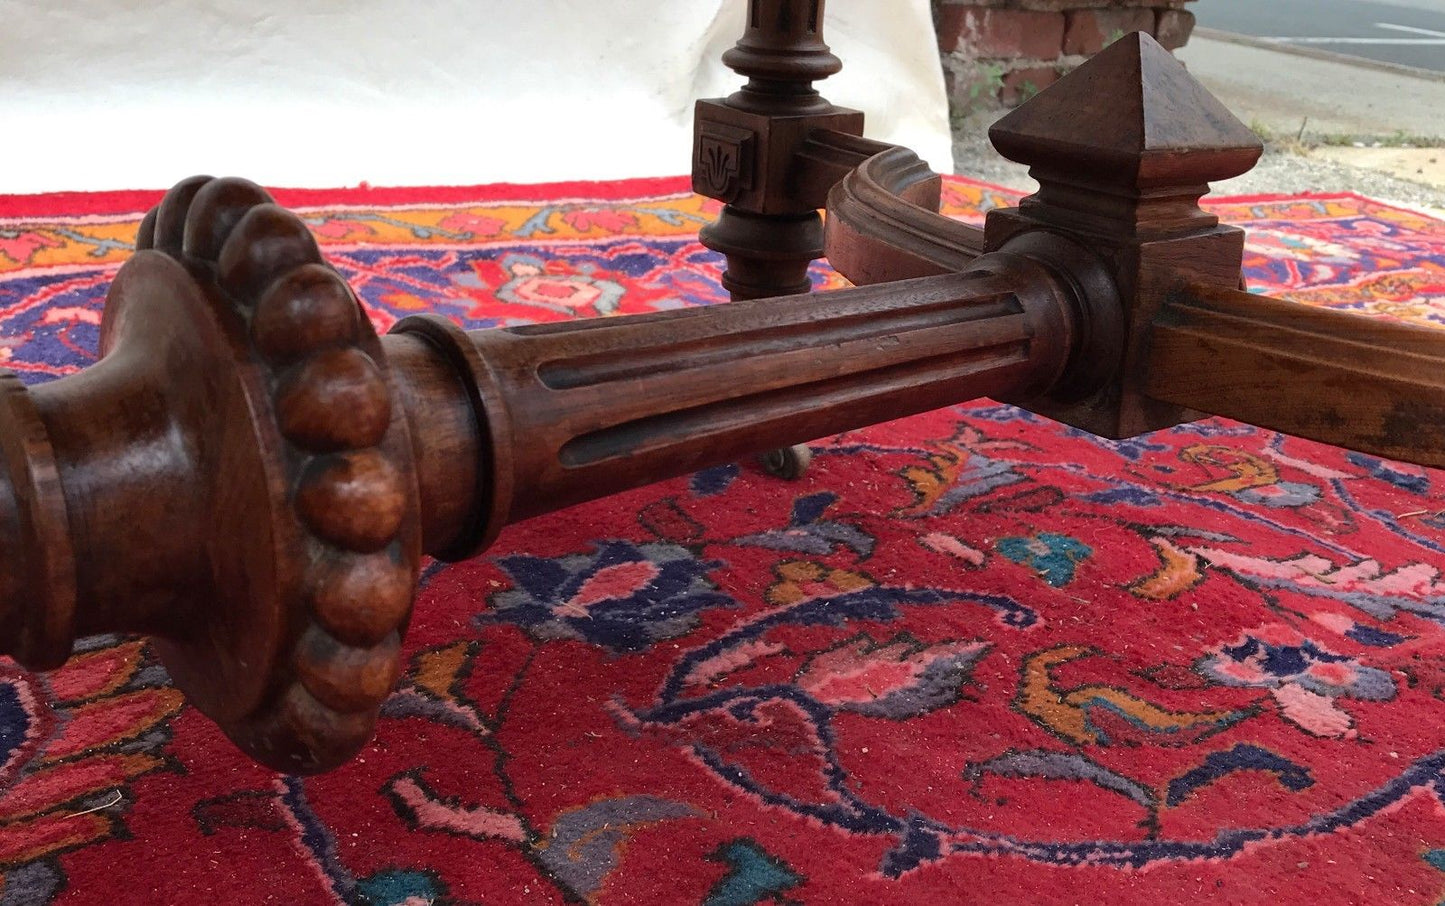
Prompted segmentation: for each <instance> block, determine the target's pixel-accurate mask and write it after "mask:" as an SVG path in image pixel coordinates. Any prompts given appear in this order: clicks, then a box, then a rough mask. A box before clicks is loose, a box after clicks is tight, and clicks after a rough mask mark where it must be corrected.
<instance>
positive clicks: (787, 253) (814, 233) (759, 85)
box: [692, 0, 863, 300]
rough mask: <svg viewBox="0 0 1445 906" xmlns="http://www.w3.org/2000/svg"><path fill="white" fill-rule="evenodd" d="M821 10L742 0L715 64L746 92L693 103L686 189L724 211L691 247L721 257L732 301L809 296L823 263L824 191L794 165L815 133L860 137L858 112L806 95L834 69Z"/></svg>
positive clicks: (817, 2) (809, 1) (815, 175)
mask: <svg viewBox="0 0 1445 906" xmlns="http://www.w3.org/2000/svg"><path fill="white" fill-rule="evenodd" d="M823 4H824V0H749V2H748V15H747V25H746V29H745V30H744V32H743V37H742V38H741V39H740V40H739V41H738V43H737V46H736V47H733V48H732V49H731V50H729V51H728V52H727V53H725V54H724V55H723V62H724V63H726V64H727V65H728V66H729V67H730V68H732V69H733V71H735V72H737V73H738V74H739V75H742V76H745V77H746V78H747V79H748V81H747V84H745V85H744V86H743V87H742V89H741V90H739V91H737V92H735V93H733V94H731V95H729V96H728V97H726V98H714V99H710V100H702V101H698V102H697V108H696V112H695V114H694V123H695V137H694V144H693V169H692V184H693V190H694V191H696V192H697V193H699V194H701V195H706V196H708V197H709V198H715V199H717V200H718V201H721V202H723V203H724V207H723V210H722V212H721V214H719V216H718V219H717V221H716V222H715V223H712V224H710V225H708V226H706V227H704V228H703V230H702V233H701V236H700V238H701V239H702V242H703V244H704V245H706V246H707V247H708V248H711V249H713V250H715V251H719V252H722V253H723V254H724V255H726V256H727V264H728V266H727V270H726V271H725V272H724V273H723V286H724V287H726V289H727V290H728V292H729V294H730V295H731V296H732V298H733V299H735V300H738V299H757V298H762V297H764V296H785V295H796V294H801V293H806V292H808V291H809V289H810V288H811V287H810V284H809V281H808V266H809V264H810V263H811V262H812V261H813V260H814V259H815V258H820V257H822V255H823V220H822V217H820V216H819V214H818V210H819V209H820V208H822V207H823V206H824V205H825V204H826V203H827V191H828V189H829V188H831V183H826V184H825V183H824V182H823V181H822V180H821V179H820V175H819V174H820V172H823V171H819V170H817V169H813V168H808V167H806V166H800V164H799V160H798V155H799V153H800V152H801V151H803V149H804V146H805V145H806V143H807V142H808V140H809V138H810V137H811V136H812V135H813V134H814V133H815V132H817V131H818V130H830V131H834V132H842V133H847V134H851V135H861V134H862V133H863V114H862V113H859V112H858V111H856V110H848V109H846V108H843V107H837V106H835V105H833V104H831V103H829V102H828V101H827V100H826V99H824V98H823V96H822V95H820V94H819V93H818V90H817V89H816V88H814V87H813V83H814V82H815V81H817V80H819V79H824V78H827V77H828V76H830V75H833V74H834V73H836V72H838V71H839V70H840V69H841V68H842V66H843V64H842V62H841V61H840V60H839V59H838V58H837V57H836V56H834V55H833V53H832V52H831V51H830V50H829V49H828V45H827V44H826V43H824V41H823V15H824V8H823ZM804 172H807V173H808V176H807V177H806V178H801V179H800V178H799V175H800V174H801V173H804ZM827 172H830V173H832V174H833V175H834V176H835V177H841V176H842V175H843V172H845V171H840V170H838V169H837V168H832V169H830V170H829V171H827Z"/></svg>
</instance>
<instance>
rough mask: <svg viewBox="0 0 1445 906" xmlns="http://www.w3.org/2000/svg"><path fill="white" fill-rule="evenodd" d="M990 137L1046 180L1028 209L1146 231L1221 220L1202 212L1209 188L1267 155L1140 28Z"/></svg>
mask: <svg viewBox="0 0 1445 906" xmlns="http://www.w3.org/2000/svg"><path fill="white" fill-rule="evenodd" d="M989 138H990V139H992V141H993V144H994V147H995V148H997V149H998V151H999V153H1000V154H1002V155H1003V156H1004V157H1007V158H1008V159H1010V160H1013V161H1018V162H1019V163H1024V164H1028V165H1029V166H1030V167H1031V168H1032V170H1031V172H1032V174H1033V176H1034V178H1035V179H1037V180H1038V181H1039V183H1040V186H1041V188H1040V192H1039V194H1038V195H1036V196H1033V197H1032V198H1031V199H1030V200H1029V204H1027V205H1025V207H1028V206H1031V205H1033V204H1039V203H1047V204H1050V205H1053V206H1058V207H1061V208H1064V209H1070V208H1073V209H1077V210H1079V211H1080V213H1083V212H1084V211H1085V210H1088V211H1090V212H1091V213H1092V214H1093V215H1096V216H1103V217H1105V218H1107V219H1108V220H1111V221H1113V222H1115V223H1116V224H1117V223H1118V222H1119V221H1121V220H1123V221H1129V222H1132V223H1133V224H1134V225H1135V227H1136V230H1137V231H1148V232H1158V231H1161V230H1162V231H1166V232H1168V231H1173V229H1174V228H1176V227H1180V226H1184V225H1185V223H1188V224H1189V225H1190V226H1193V227H1198V226H1201V225H1206V222H1215V221H1214V220H1213V218H1211V217H1209V215H1206V214H1204V213H1203V212H1202V211H1200V210H1199V209H1198V206H1197V201H1198V199H1199V198H1200V196H1202V195H1203V194H1204V193H1205V192H1207V191H1208V190H1209V186H1208V184H1209V183H1210V182H1214V181H1217V180H1221V179H1228V178H1230V177H1233V176H1238V175H1240V174H1242V173H1245V172H1247V171H1248V170H1249V169H1250V168H1251V167H1253V166H1254V164H1255V162H1256V161H1258V160H1259V156H1260V154H1261V153H1263V150H1264V146H1263V145H1262V144H1261V142H1260V140H1259V138H1258V136H1256V135H1255V134H1254V133H1253V132H1251V131H1250V130H1249V129H1248V128H1247V127H1246V126H1245V125H1244V124H1243V123H1241V122H1240V121H1239V120H1238V119H1237V118H1236V117H1235V116H1234V115H1233V114H1232V113H1230V112H1229V110H1228V109H1227V108H1225V106H1224V105H1223V104H1221V103H1220V102H1219V100H1218V99H1217V98H1215V97H1214V96H1213V95H1212V94H1210V93H1209V91H1208V90H1207V89H1206V88H1205V87H1204V86H1203V85H1201V84H1199V82H1198V81H1196V80H1195V78H1194V77H1193V76H1192V75H1190V74H1189V71H1188V70H1186V69H1185V68H1184V65H1183V64H1182V63H1180V62H1179V61H1178V60H1176V59H1174V57H1173V55H1171V54H1170V53H1169V51H1167V50H1165V49H1164V48H1163V47H1162V46H1161V45H1160V44H1159V42H1157V41H1155V40H1154V39H1153V38H1151V37H1150V36H1148V35H1147V34H1143V33H1142V32H1136V33H1134V34H1131V35H1127V36H1125V37H1123V38H1120V39H1119V40H1118V41H1115V42H1114V43H1113V44H1111V45H1110V46H1109V47H1107V48H1105V49H1104V50H1103V51H1101V52H1100V53H1098V54H1096V55H1095V56H1094V57H1093V58H1092V59H1091V60H1089V61H1088V62H1086V63H1084V64H1083V65H1082V66H1080V67H1079V68H1078V69H1076V70H1074V71H1073V72H1072V73H1070V74H1069V75H1067V76H1065V77H1064V78H1062V79H1060V80H1059V81H1058V82H1055V83H1054V84H1053V85H1051V86H1050V87H1049V88H1047V89H1046V90H1044V91H1043V92H1041V93H1039V94H1038V95H1037V96H1035V97H1034V98H1033V99H1032V100H1030V101H1029V102H1028V103H1026V104H1024V105H1023V106H1022V107H1019V108H1018V109H1017V110H1015V111H1013V112H1012V113H1010V114H1009V115H1007V116H1005V117H1004V118H1003V119H1001V120H999V121H998V122H997V123H995V124H994V126H993V128H992V129H990V130H989ZM1064 187H1068V190H1067V191H1061V190H1062V189H1063V188H1064ZM1081 190H1083V191H1081ZM1089 190H1093V191H1089ZM1171 190H1177V191H1171ZM1100 195H1103V196H1110V200H1108V201H1103V202H1101V200H1100V198H1099V197H1097V196H1100ZM1121 200H1122V201H1125V202H1127V203H1123V204H1121V203H1120V201H1121ZM1101 204H1102V207H1101Z"/></svg>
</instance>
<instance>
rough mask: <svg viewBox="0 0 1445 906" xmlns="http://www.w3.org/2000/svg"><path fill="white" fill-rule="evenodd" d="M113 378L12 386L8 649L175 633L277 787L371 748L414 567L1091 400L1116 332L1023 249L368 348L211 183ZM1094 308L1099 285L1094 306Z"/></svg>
mask: <svg viewBox="0 0 1445 906" xmlns="http://www.w3.org/2000/svg"><path fill="white" fill-rule="evenodd" d="M137 244H138V246H139V247H140V249H141V250H140V251H138V252H137V254H136V255H135V256H134V257H133V258H132V260H131V261H130V262H128V263H127V264H126V265H125V266H124V267H123V268H122V269H121V271H120V273H119V274H118V275H117V277H116V280H115V282H114V284H113V285H112V287H111V290H110V294H109V297H108V299H107V304H106V310H105V315H104V318H103V322H102V327H101V351H102V358H101V360H100V362H99V363H97V364H96V365H95V366H93V367H92V368H89V369H87V370H85V371H83V372H81V373H79V374H77V375H73V376H70V377H66V378H63V379H60V380H56V381H53V382H50V383H46V384H42V385H40V386H37V387H35V388H32V389H29V390H27V389H26V388H24V387H23V386H22V385H20V384H19V382H18V381H15V380H14V379H13V378H6V379H5V381H4V382H3V383H0V438H3V450H4V453H5V461H4V465H5V468H4V469H3V470H0V555H3V557H4V562H5V563H6V564H7V565H9V566H10V568H9V569H7V571H6V572H5V574H4V576H3V578H0V652H3V653H8V654H11V655H14V656H15V657H17V658H18V659H19V660H21V662H22V663H24V664H26V665H27V666H30V667H35V668H45V667H52V666H56V665H57V664H59V663H60V662H62V661H63V660H64V659H65V657H66V656H67V654H68V652H69V650H70V647H71V644H72V641H73V639H75V638H76V637H79V636H83V635H89V634H94V633H102V632H117V631H119V632H141V633H147V634H150V635H153V636H155V639H156V645H157V649H158V651H159V652H160V654H161V657H162V659H163V660H164V662H165V663H166V666H167V668H168V669H169V670H170V672H171V675H172V677H173V678H174V680H175V681H176V683H177V685H178V686H180V688H182V689H183V690H184V691H185V692H186V694H187V696H188V697H189V698H190V700H191V701H192V703H194V704H195V705H196V706H197V707H198V708H199V709H200V710H201V711H203V712H204V713H206V714H207V715H208V716H210V717H211V718H212V719H214V720H215V721H216V722H217V723H218V724H219V725H220V726H221V727H222V729H224V730H225V731H226V733H227V734H229V735H230V736H231V737H232V739H234V740H235V741H236V742H237V744H238V745H240V746H241V747H242V748H243V749H244V750H245V751H247V752H248V753H250V754H251V755H252V756H254V757H255V758H257V759H258V760H260V761H262V762H264V763H266V764H268V765H270V766H272V767H275V768H278V769H281V770H287V771H297V772H305V771H316V770H322V769H325V768H329V767H333V766H335V765H336V764H338V763H340V762H341V761H343V760H345V759H346V758H348V757H350V755H351V754H352V753H353V752H355V751H356V749H357V748H359V747H360V746H361V745H362V744H363V743H364V742H365V741H366V740H367V739H368V738H369V737H370V734H371V731H372V726H373V724H374V722H375V720H376V715H377V711H378V709H379V707H380V702H381V700H382V699H383V698H384V697H385V696H386V694H387V693H388V691H389V690H390V687H391V684H392V683H393V681H394V679H395V676H396V673H397V671H398V670H399V666H400V644H401V634H402V632H403V631H404V630H405V626H406V622H407V619H408V616H409V613H410V607H411V599H412V594H413V588H414V585H415V581H416V575H417V568H418V562H419V559H420V557H421V555H422V553H423V552H426V553H430V554H433V555H435V556H438V557H441V558H445V559H455V558H459V557H465V556H470V555H472V554H474V553H476V552H477V551H478V550H480V549H481V548H482V547H484V546H485V545H486V543H487V542H488V541H490V540H491V538H493V537H494V536H495V535H496V533H497V532H498V531H499V530H500V529H501V528H502V527H503V526H504V525H506V524H507V523H509V522H512V521H515V520H518V519H525V518H528V517H531V516H536V515H539V514H542V513H546V512H548V511H550V510H554V509H557V508H559V507H564V506H568V505H571V504H574V503H578V502H581V501H584V500H590V499H593V498H597V497H601V496H604V495H607V494H611V493H614V492H616V491H619V490H622V489H624V488H631V487H635V486H638V485H642V484H646V483H648V482H652V481H656V480H658V479H661V478H664V477H667V476H669V475H675V474H680V473H684V472H688V471H692V470H694V469H697V468H700V467H703V466H707V465H710V464H715V463H720V462H726V461H729V460H731V459H733V458H734V457H737V456H740V455H743V454H745V453H749V452H757V451H759V450H763V449H767V448H770V447H775V446H777V445H780V444H786V443H791V442H795V441H798V440H802V439H804V438H808V437H815V436H823V435H828V434H833V433H836V432H838V431H842V430H846V429H849V428H854V427H859V426H862V425H866V424H871V423H873V422H877V421H883V420H887V419H891V418H895V417H898V416H901V415H906V414H910V413H914V412H920V411H923V410H926V409H932V408H936V407H938V406H942V405H946V404H949V403H954V402H959V401H963V400H968V399H973V398H975V397H978V396H981V395H985V394H992V395H999V396H1019V397H1029V396H1033V395H1036V394H1039V393H1043V392H1046V391H1048V390H1050V389H1051V388H1053V387H1054V386H1055V385H1056V384H1059V383H1060V382H1061V381H1066V382H1069V383H1077V382H1078V380H1079V375H1080V374H1082V373H1084V372H1082V371H1081V370H1080V368H1079V366H1078V362H1079V361H1080V360H1081V359H1083V360H1093V359H1097V358H1099V357H1104V358H1107V357H1108V356H1109V355H1110V353H1109V352H1108V350H1100V349H1092V348H1090V347H1089V345H1088V343H1089V341H1088V340H1087V338H1089V337H1096V338H1097V337H1100V336H1106V335H1107V332H1104V331H1100V330H1099V329H1097V328H1096V327H1095V326H1093V322H1094V321H1096V320H1100V319H1102V320H1113V319H1115V318H1117V300H1116V299H1115V298H1114V297H1113V295H1112V291H1111V289H1110V288H1109V287H1108V286H1107V281H1101V279H1100V276H1099V274H1098V273H1097V263H1096V262H1094V260H1093V259H1092V258H1091V256H1089V255H1087V254H1086V253H1084V252H1082V251H1081V250H1079V249H1077V248H1076V247H1074V246H1073V245H1072V244H1071V243H1069V242H1068V241H1067V240H1063V239H1058V238H1056V239H1055V241H1053V242H1049V243H1045V244H1040V243H1038V242H1037V241H1036V240H1035V239H1034V238H1032V237H1022V238H1021V239H1020V241H1019V242H1018V243H1016V244H1014V245H1011V246H1009V247H1007V248H1004V249H1001V250H1000V251H999V252H998V253H997V254H994V255H990V256H986V257H984V258H981V259H979V260H978V261H977V262H975V264H974V266H973V267H972V268H970V270H969V271H968V272H966V273H962V274H947V275H941V276H936V277H930V278H926V279H921V280H917V281H912V282H904V283H900V284H897V285H894V286H890V287H888V288H886V289H885V288H871V287H870V288H862V289H853V290H845V291H841V292H837V293H832V294H829V295H827V296H824V297H819V298H818V299H817V301H816V303H815V304H814V305H811V306H809V307H807V308H806V309H804V308H798V307H792V306H783V305H778V304H776V301H775V300H770V299H762V300H754V301H751V302H742V303H735V304H732V305H725V306H714V307H709V308H699V309H688V310H680V311H673V312H666V313H661V314H656V315H645V316H633V317H620V318H609V319H599V320H596V321H588V322H578V323H569V324H562V325H541V326H535V327H518V328H509V329H503V330H488V331H477V332H473V333H470V334H468V333H466V332H464V331H462V330H460V329H459V328H457V327H456V326H455V325H452V324H450V323H449V322H446V321H444V320H442V319H440V318H435V317H419V318H412V319H408V320H406V321H403V322H401V323H399V324H398V325H397V327H396V328H395V330H394V332H393V333H392V334H390V335H388V336H386V337H384V338H378V337H377V336H375V334H374V333H373V332H372V331H371V329H370V326H369V324H368V322H367V321H366V319H365V317H364V316H363V314H362V313H361V310H360V307H359V306H358V304H357V302H356V300H355V298H354V297H353V295H352V294H351V291H350V289H349V288H348V287H347V285H346V283H345V282H344V281H343V280H342V279H341V278H340V277H339V276H338V275H337V274H336V273H335V272H334V271H332V270H331V269H330V268H329V267H327V266H326V265H325V264H324V262H323V261H322V259H321V256H320V254H319V252H318V250H317V246H316V243H315V241H314V240H313V239H312V237H311V235H310V234H309V233H308V232H307V230H306V228H305V226H304V225H303V224H302V222H301V221H300V220H299V219H297V218H296V217H294V216H293V215H291V214H290V213H288V212H286V211H285V210H283V209H281V208H279V207H277V206H276V205H275V204H273V203H272V202H271V199H270V197H269V196H268V195H267V194H266V193H265V192H264V191H263V190H262V189H260V188H259V187H257V186H255V185H254V184H251V183H248V182H245V181H244V180H235V179H219V180H212V179H207V178H198V179H194V180H187V181H186V182H184V183H182V184H181V185H179V186H178V187H177V188H176V189H175V190H173V191H172V192H171V193H169V194H168V195H167V196H166V198H165V200H164V201H162V203H161V205H160V206H159V207H158V209H157V210H156V212H154V215H153V216H151V217H148V218H147V219H146V221H145V223H144V224H143V227H142V234H141V236H140V237H139V240H138V243H137ZM1081 286H1091V287H1094V288H1095V291H1094V292H1093V293H1092V294H1089V293H1083V292H1081V291H1080V289H1079V287H1081Z"/></svg>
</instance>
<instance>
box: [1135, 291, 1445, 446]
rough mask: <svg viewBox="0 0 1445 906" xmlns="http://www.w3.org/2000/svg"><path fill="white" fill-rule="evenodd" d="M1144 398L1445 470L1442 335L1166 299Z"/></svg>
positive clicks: (1231, 296)
mask: <svg viewBox="0 0 1445 906" xmlns="http://www.w3.org/2000/svg"><path fill="white" fill-rule="evenodd" d="M1144 388H1145V392H1146V393H1148V394H1149V395H1150V396H1153V397H1154V398H1156V399H1160V400H1164V401H1166V402H1171V403H1174V404H1176V405H1179V406H1185V407H1188V408H1191V409H1197V410H1200V411H1203V412H1211V413H1214V414H1216V415H1227V416H1229V417H1231V418H1237V419H1241V420H1243V421H1247V422H1250V423H1252V424H1256V425H1259V426H1260V427H1264V428H1274V429H1276V430H1279V431H1285V432H1288V433H1290V434H1298V435H1299V436H1301V437H1309V438H1313V439H1314V440H1320V441H1324V442H1325V443H1330V444H1337V445H1339V446H1344V447H1350V448H1351V449H1354V450H1361V451H1364V452H1366V453H1374V454H1376V455H1378V456H1386V457H1390V458H1392V459H1404V460H1408V461H1410V462H1416V463H1421V464H1423V465H1429V466H1435V467H1436V468H1441V467H1445V334H1442V332H1441V331H1439V330H1435V329H1431V328H1427V327H1417V326H1414V325H1410V324H1397V323H1394V322H1390V321H1383V320H1375V319H1372V318H1365V317H1361V316H1360V315H1356V314H1350V313H1346V312H1340V311H1331V310H1329V309H1322V308H1312V307H1310V306H1306V305H1299V304H1297V303H1293V302H1286V301H1282V300H1279V299H1269V298H1265V297H1262V296H1256V295H1251V294H1249V293H1244V292H1239V291H1237V290H1230V289H1225V288H1222V287H1217V286H1185V287H1181V288H1179V289H1177V290H1175V291H1174V292H1172V293H1170V294H1169V295H1168V297H1167V298H1166V300H1165V303H1164V306H1163V307H1162V308H1161V309H1160V311H1159V314H1158V315H1157V316H1156V317H1155V319H1154V324H1153V327H1152V329H1151V331H1150V346H1149V359H1148V362H1147V365H1146V371H1145V374H1144Z"/></svg>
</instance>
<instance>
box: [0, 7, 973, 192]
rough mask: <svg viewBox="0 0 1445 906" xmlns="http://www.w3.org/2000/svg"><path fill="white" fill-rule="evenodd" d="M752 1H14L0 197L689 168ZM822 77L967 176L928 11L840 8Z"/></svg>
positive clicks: (0, 80)
mask: <svg viewBox="0 0 1445 906" xmlns="http://www.w3.org/2000/svg"><path fill="white" fill-rule="evenodd" d="M745 5H746V4H745V0H611V2H609V0H510V2H508V0H430V2H412V3H408V2H404V0H300V2H297V0H290V2H282V0H0V193H24V192H39V191H52V190H64V189H105V188H160V187H165V186H168V185H170V184H172V183H174V182H175V181H177V180H178V179H180V178H182V177H184V176H187V175H190V174H193V173H197V172H207V173H212V174H238V175H245V176H249V177H250V178H252V179H255V180H258V181H260V182H263V183H266V184H270V185H286V186H337V185H351V184H355V183H358V182H360V181H368V182H370V183H372V184H374V185H428V184H435V185H444V184H469V183H481V182H497V181H509V182H537V181H551V180H564V179H611V178H622V177H629V176H656V175H664V174H676V173H682V172H685V171H686V170H687V168H688V162H689V149H690V142H691V126H690V122H691V108H692V102H693V100H694V99H696V98H699V97H708V96H716V95H723V94H728V93H730V92H732V91H733V90H735V89H736V88H737V86H738V84H739V80H738V77H737V76H736V75H734V74H733V73H731V72H730V71H728V70H727V69H725V68H724V67H723V66H722V65H721V63H719V62H718V56H719V55H720V54H721V52H722V51H723V50H724V49H726V48H727V47H729V46H730V45H731V44H732V43H733V42H734V41H735V40H736V39H737V37H738V35H739V34H740V33H741V28H742V23H743V17H744V11H745ZM827 12H828V19H827V24H826V37H827V39H828V41H829V43H830V44H832V45H833V47H834V49H835V51H836V52H838V53H839V55H840V56H842V57H843V60H844V63H845V66H844V71H843V73H842V74H841V75H839V76H836V77H834V78H832V79H829V80H828V81H827V82H826V83H824V84H823V86H822V87H823V90H824V91H825V93H826V94H827V95H828V97H829V98H830V99H832V100H833V101H835V102H836V103H840V104H845V105H848V106H853V107H857V108H859V109H862V110H865V111H866V112H867V113H868V117H869V134H870V135H871V136H873V137H876V138H880V139H883V140H886V141H892V142H898V143H902V144H906V145H908V146H910V147H912V148H914V149H915V150H917V151H918V152H919V153H920V154H921V155H922V156H923V157H924V158H925V159H927V160H929V161H930V163H932V164H933V166H934V168H935V169H940V170H947V169H950V168H951V162H952V161H951V155H950V150H949V147H950V146H949V138H948V113H947V102H946V100H945V97H944V89H943V77H942V72H941V69H940V65H939V59H938V53H937V50H936V45H935V39H934V34H933V24H932V19H931V17H930V14H929V9H928V2H927V0H830V2H829V4H828V11H827Z"/></svg>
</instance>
